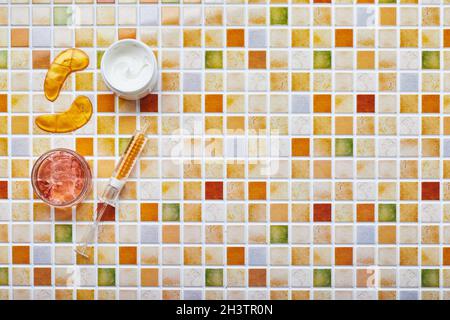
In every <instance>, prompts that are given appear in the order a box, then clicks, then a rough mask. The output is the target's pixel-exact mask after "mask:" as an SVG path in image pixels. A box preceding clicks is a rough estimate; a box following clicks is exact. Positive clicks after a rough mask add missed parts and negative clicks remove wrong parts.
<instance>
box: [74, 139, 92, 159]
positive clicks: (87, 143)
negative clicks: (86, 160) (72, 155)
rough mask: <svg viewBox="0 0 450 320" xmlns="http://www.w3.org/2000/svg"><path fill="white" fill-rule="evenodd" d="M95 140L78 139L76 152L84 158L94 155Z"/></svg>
mask: <svg viewBox="0 0 450 320" xmlns="http://www.w3.org/2000/svg"><path fill="white" fill-rule="evenodd" d="M93 140H94V139H93V138H77V140H76V150H77V152H78V153H79V154H81V155H82V156H93V155H94V142H93Z"/></svg>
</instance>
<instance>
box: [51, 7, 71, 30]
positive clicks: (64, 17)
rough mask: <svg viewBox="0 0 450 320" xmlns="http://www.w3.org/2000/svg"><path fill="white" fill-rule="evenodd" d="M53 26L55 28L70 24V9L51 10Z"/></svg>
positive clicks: (55, 8) (58, 8)
mask: <svg viewBox="0 0 450 320" xmlns="http://www.w3.org/2000/svg"><path fill="white" fill-rule="evenodd" d="M53 24H54V25H55V26H67V25H71V24H72V9H71V8H70V7H54V8H53Z"/></svg>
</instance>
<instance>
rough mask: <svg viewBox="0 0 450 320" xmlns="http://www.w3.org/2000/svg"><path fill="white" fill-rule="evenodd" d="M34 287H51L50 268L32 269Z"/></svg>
mask: <svg viewBox="0 0 450 320" xmlns="http://www.w3.org/2000/svg"><path fill="white" fill-rule="evenodd" d="M34 285H35V286H51V285H52V269H51V268H34Z"/></svg>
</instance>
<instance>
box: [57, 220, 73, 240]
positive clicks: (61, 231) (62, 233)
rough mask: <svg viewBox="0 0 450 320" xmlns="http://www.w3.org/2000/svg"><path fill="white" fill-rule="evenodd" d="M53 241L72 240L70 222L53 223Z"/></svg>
mask: <svg viewBox="0 0 450 320" xmlns="http://www.w3.org/2000/svg"><path fill="white" fill-rule="evenodd" d="M55 242H59V243H61V242H63V243H69V242H72V226H71V225H70V224H57V225H55Z"/></svg>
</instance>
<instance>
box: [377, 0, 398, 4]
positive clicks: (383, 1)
mask: <svg viewBox="0 0 450 320" xmlns="http://www.w3.org/2000/svg"><path fill="white" fill-rule="evenodd" d="M378 3H380V4H382V3H384V4H386V3H397V0H379V1H378Z"/></svg>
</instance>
